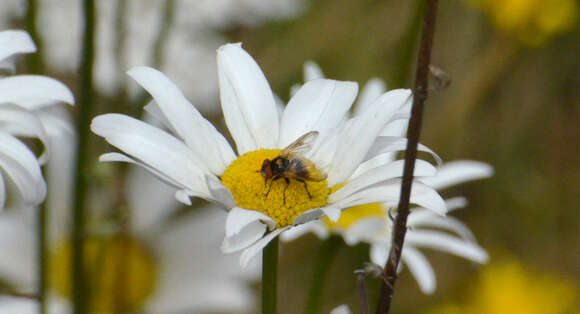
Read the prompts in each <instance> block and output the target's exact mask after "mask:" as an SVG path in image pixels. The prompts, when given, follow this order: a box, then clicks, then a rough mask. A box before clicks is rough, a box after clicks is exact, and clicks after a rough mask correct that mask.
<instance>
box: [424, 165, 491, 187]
mask: <svg viewBox="0 0 580 314" xmlns="http://www.w3.org/2000/svg"><path fill="white" fill-rule="evenodd" d="M492 175H493V168H492V167H491V166H490V165H488V164H486V163H483V162H479V161H473V160H457V161H451V162H447V163H445V164H444V165H442V166H441V167H440V168H439V171H438V172H437V176H435V177H432V178H422V179H421V181H422V182H423V183H425V184H427V185H429V186H432V187H433V188H435V189H438V190H439V189H444V188H446V187H449V186H452V185H456V184H459V183H463V182H467V181H472V180H478V179H483V178H488V177H491V176H492Z"/></svg>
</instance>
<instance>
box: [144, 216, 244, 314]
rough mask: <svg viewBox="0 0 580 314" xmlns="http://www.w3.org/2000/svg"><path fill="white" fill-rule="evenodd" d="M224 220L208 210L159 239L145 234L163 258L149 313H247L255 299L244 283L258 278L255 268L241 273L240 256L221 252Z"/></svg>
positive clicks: (183, 220) (185, 219)
mask: <svg viewBox="0 0 580 314" xmlns="http://www.w3.org/2000/svg"><path fill="white" fill-rule="evenodd" d="M225 215H226V213H225V212H224V211H222V210H220V209H219V208H216V207H214V206H204V207H202V208H199V209H197V210H196V211H195V212H193V213H190V214H188V215H185V216H183V217H182V218H181V219H180V220H179V221H176V222H174V223H172V224H171V225H170V227H171V228H167V229H166V231H165V232H162V233H161V234H150V232H149V233H147V232H145V233H143V235H145V236H149V237H150V238H151V241H150V242H151V243H152V245H153V246H154V247H153V248H154V250H155V252H156V253H158V256H159V257H160V259H159V267H160V268H159V269H160V272H159V281H158V285H157V289H155V291H154V292H153V293H154V294H153V295H152V296H151V298H149V301H150V302H149V304H148V305H147V307H146V308H147V310H148V311H147V313H178V312H181V311H186V312H188V313H190V312H192V311H193V312H195V313H197V312H205V311H209V312H211V311H226V312H232V313H241V312H244V313H245V312H247V311H249V309H250V308H251V306H252V305H253V303H254V297H253V294H252V293H251V288H250V287H249V286H248V285H247V281H246V278H255V274H254V273H253V272H254V271H255V269H249V270H242V269H241V267H240V265H239V258H238V256H235V255H225V254H223V253H222V252H221V251H220V249H219V244H220V243H221V241H222V239H223V236H224V229H223V221H224V219H225Z"/></svg>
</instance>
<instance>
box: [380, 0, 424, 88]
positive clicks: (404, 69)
mask: <svg viewBox="0 0 580 314" xmlns="http://www.w3.org/2000/svg"><path fill="white" fill-rule="evenodd" d="M424 15H425V1H423V0H416V1H415V7H414V9H413V15H412V16H411V19H410V21H409V25H408V26H407V29H406V31H405V33H404V34H403V36H401V39H400V41H399V45H397V46H398V47H400V48H399V49H398V56H397V63H396V67H395V71H394V76H393V79H392V82H391V83H392V87H389V89H393V88H403V87H405V86H407V83H408V82H409V75H410V73H411V67H412V66H413V60H414V56H415V51H416V49H417V44H418V38H419V34H420V32H421V25H423V16H424Z"/></svg>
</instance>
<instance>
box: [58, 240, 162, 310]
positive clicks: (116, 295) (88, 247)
mask: <svg viewBox="0 0 580 314" xmlns="http://www.w3.org/2000/svg"><path fill="white" fill-rule="evenodd" d="M71 252H72V248H71V242H70V240H67V241H64V242H63V243H61V244H60V245H59V246H58V247H57V249H56V251H55V252H54V254H53V256H52V260H51V262H50V267H51V278H50V279H51V281H52V283H53V284H54V285H55V288H56V291H57V292H58V293H59V294H61V295H62V296H64V297H67V298H70V297H71V296H72V293H71V279H72V278H71V269H72V267H71V255H70V254H71ZM84 259H85V271H86V275H87V276H88V283H90V285H89V287H88V291H89V293H90V301H89V307H90V309H91V312H92V313H133V312H137V311H139V310H140V309H141V308H142V307H143V306H144V305H145V301H146V300H147V298H148V297H149V295H150V294H151V293H152V292H153V288H154V286H155V283H156V281H157V267H156V265H155V263H154V261H153V258H152V255H151V254H150V252H149V251H148V250H147V249H146V248H145V247H144V246H142V245H141V243H139V242H138V241H137V240H136V239H134V238H132V237H129V236H126V235H116V236H113V237H96V236H95V237H90V238H88V239H87V240H86V242H85V249H84Z"/></svg>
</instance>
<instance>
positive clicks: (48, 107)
mask: <svg viewBox="0 0 580 314" xmlns="http://www.w3.org/2000/svg"><path fill="white" fill-rule="evenodd" d="M34 51H36V47H35V45H34V43H33V42H32V40H31V39H30V36H29V35H28V34H27V33H26V32H23V31H13V30H9V31H2V32H0V64H2V65H3V68H5V70H8V71H9V70H10V69H13V68H14V66H13V65H12V63H11V57H13V56H14V55H17V54H22V53H31V52H34ZM62 102H64V103H69V104H73V103H74V99H73V95H72V93H71V92H70V90H69V89H68V88H67V87H66V86H65V85H63V84H62V83H60V82H58V81H56V80H54V79H51V78H49V77H46V76H40V75H13V76H5V77H0V168H1V170H2V172H1V173H0V209H2V208H3V207H4V205H5V203H6V201H7V198H8V201H9V205H10V206H11V207H23V208H29V207H34V206H36V205H38V204H40V203H41V202H42V201H43V200H44V198H45V196H46V183H45V182H44V179H43V177H42V172H41V170H40V166H41V165H42V164H44V163H45V162H46V161H47V160H48V158H49V157H50V154H51V153H54V148H53V147H52V146H51V142H50V139H49V137H50V136H51V135H52V134H55V133H59V132H63V127H64V121H65V120H64V119H66V117H64V116H63V115H66V114H64V112H66V110H65V109H64V108H62V107H60V103H62ZM17 137H18V138H30V139H38V140H40V142H41V144H42V146H43V148H42V150H43V152H42V153H41V154H40V156H39V157H38V158H37V157H36V156H35V154H34V153H33V152H32V151H31V150H30V149H29V147H28V146H26V145H25V144H24V143H23V142H21V141H20V140H19V139H18V138H17Z"/></svg>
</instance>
